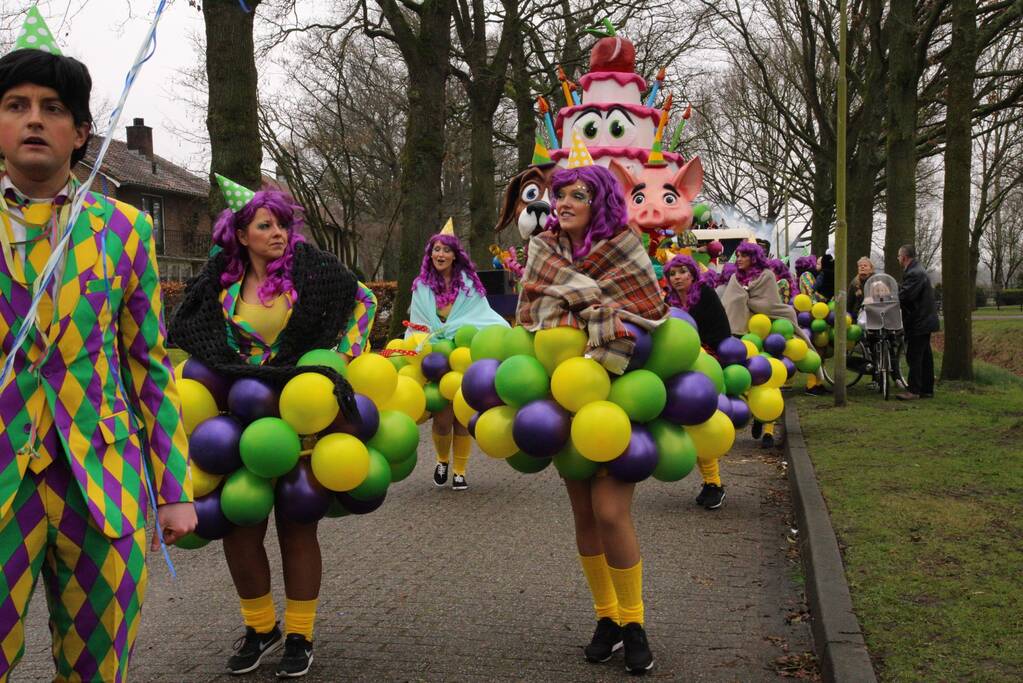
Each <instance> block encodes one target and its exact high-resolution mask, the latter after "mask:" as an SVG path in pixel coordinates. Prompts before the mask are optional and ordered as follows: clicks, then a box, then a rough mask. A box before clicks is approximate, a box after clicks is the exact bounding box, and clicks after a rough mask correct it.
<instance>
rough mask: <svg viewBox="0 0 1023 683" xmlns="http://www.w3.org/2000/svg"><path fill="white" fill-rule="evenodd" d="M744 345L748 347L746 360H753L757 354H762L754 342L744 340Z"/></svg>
mask: <svg viewBox="0 0 1023 683" xmlns="http://www.w3.org/2000/svg"><path fill="white" fill-rule="evenodd" d="M742 343H743V345H744V346H745V347H746V358H752V357H753V356H756V355H757V354H759V353H760V350H759V349H758V348H757V345H756V344H754V343H753V342H751V341H747V340H745V339H743V340H742Z"/></svg>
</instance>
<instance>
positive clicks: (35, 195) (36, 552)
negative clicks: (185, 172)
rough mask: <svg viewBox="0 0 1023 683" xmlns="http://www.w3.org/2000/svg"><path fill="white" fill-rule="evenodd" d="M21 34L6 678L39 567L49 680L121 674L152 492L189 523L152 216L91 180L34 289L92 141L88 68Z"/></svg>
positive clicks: (161, 515)
mask: <svg viewBox="0 0 1023 683" xmlns="http://www.w3.org/2000/svg"><path fill="white" fill-rule="evenodd" d="M15 47H16V49H15V50H14V51H13V52H11V53H10V54H8V55H6V56H5V57H3V58H2V59H0V152H2V153H3V156H4V159H5V162H6V170H5V172H4V173H3V175H2V177H0V192H2V194H3V196H2V197H0V244H2V251H3V258H2V259H0V344H2V354H0V361H7V360H8V358H9V356H10V355H11V354H13V356H14V358H13V367H12V368H11V372H10V375H9V376H6V375H5V379H4V381H3V383H2V384H0V561H2V563H3V571H2V572H0V682H3V681H7V679H8V676H9V674H10V671H11V669H12V668H13V667H14V666H15V664H16V663H17V662H18V660H19V659H20V658H21V655H22V654H23V652H24V649H25V645H24V617H25V614H26V612H27V610H28V602H29V598H30V596H31V594H32V591H33V588H34V586H35V583H36V581H37V579H38V577H39V574H40V572H42V574H43V582H44V585H45V588H46V593H47V598H48V600H47V602H48V604H49V610H50V631H51V634H52V638H53V658H54V664H55V666H56V680H61V681H63V680H84V681H121V680H124V678H125V676H126V672H127V667H128V659H129V657H130V654H131V648H132V645H133V643H134V641H135V635H136V630H137V627H138V617H139V611H140V609H141V606H142V601H143V597H144V595H145V589H146V581H147V575H146V566H145V556H146V538H145V534H146V531H145V525H146V514H147V510H148V508H149V506H150V503H149V501H150V500H154V501H155V504H156V506H157V508H158V511H157V518H158V519H157V524H158V526H159V528H158V530H157V535H158V534H159V533H160V532H162V535H163V538H164V539H165V540H166V541H167V542H173V541H175V540H177V539H178V538H180V537H181V536H183V535H185V534H187V533H189V532H190V531H191V530H192V529H194V527H195V523H196V517H195V511H194V509H193V506H192V502H191V501H192V484H191V479H190V476H189V472H188V457H187V440H186V437H185V432H184V427H183V423H182V417H181V409H180V402H179V398H178V392H177V389H176V388H175V385H174V380H173V373H172V369H171V365H170V362H169V360H168V358H167V352H166V349H165V347H164V338H165V329H164V321H163V314H162V302H161V295H160V281H159V275H158V273H157V269H156V255H155V250H154V244H153V239H152V231H153V227H152V223H151V221H150V219H149V217H148V216H146V215H145V214H143V213H141V212H140V211H138V210H137V209H135V208H134V207H132V206H129V205H127V204H123V203H121V202H118V201H115V200H112V199H108V198H106V197H103V196H101V195H99V194H96V193H92V192H89V193H88V194H87V195H86V197H85V200H84V204H83V209H82V211H81V214H80V215H79V216H78V217H77V219H76V220H75V221H74V223H73V224H72V225H71V226H70V233H71V237H70V241H69V242H68V243H67V246H66V250H65V251H64V252H63V257H62V258H61V259H60V260H59V261H57V263H58V266H57V270H56V274H55V276H54V277H53V279H52V281H51V282H50V286H48V287H43V281H42V278H40V273H42V272H43V270H44V268H45V266H46V264H47V262H48V261H49V260H50V257H51V255H52V254H53V253H54V249H55V248H56V247H57V246H58V243H59V241H60V238H61V236H62V235H63V234H64V233H65V232H66V231H67V230H68V224H69V222H70V218H71V217H70V214H71V206H72V205H73V203H74V198H75V195H76V193H77V192H78V190H79V187H80V184H79V183H78V181H77V180H75V179H74V177H73V176H72V175H71V172H70V168H71V165H72V164H73V163H75V162H76V161H78V160H79V159H80V158H81V157H82V156H83V155H84V154H85V148H86V145H87V144H88V139H89V135H90V128H91V122H92V117H91V114H90V113H89V94H90V90H91V78H90V76H89V72H88V70H87V69H86V68H85V66H84V65H83V64H81V63H80V62H78V61H76V60H74V59H70V58H68V57H64V56H61V55H60V54H59V50H58V49H57V46H56V44H55V43H54V42H53V39H52V37H50V36H49V32H48V30H47V29H46V26H45V23H43V21H42V17H41V16H40V15H39V13H38V10H36V9H35V8H33V9H32V10H30V11H29V15H28V19H27V21H26V25H25V29H23V32H22V34H21V35H20V36H19V38H18V43H17V44H16V46H15ZM19 48H21V49H19ZM37 278H39V279H37ZM40 291H42V292H43V293H42V295H41V298H40V299H39V305H38V309H37V314H36V316H35V317H34V319H33V320H31V321H28V322H26V317H27V316H28V314H29V308H30V304H31V302H32V300H33V296H34V295H37V294H38V293H39V292H40ZM26 324H28V325H30V328H29V333H28V336H27V338H25V339H24V341H23V343H21V344H20V345H19V346H18V347H17V348H13V347H14V345H15V341H16V338H17V336H18V334H19V332H20V331H21V330H22V329H23V327H24V326H25V325H26ZM150 482H151V483H150ZM151 494H152V495H151ZM157 535H154V538H153V547H158V546H157Z"/></svg>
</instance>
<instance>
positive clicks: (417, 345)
mask: <svg viewBox="0 0 1023 683" xmlns="http://www.w3.org/2000/svg"><path fill="white" fill-rule="evenodd" d="M426 338H427V334H426V333H425V332H413V333H412V334H410V335H409V336H407V337H405V350H407V351H417V352H418V353H417V354H416V355H415V356H407V358H408V361H409V363H411V364H412V365H419V364H420V363H422V362H423V357H424V356H426V354H428V353H430V352H431V351H432V350H433V346H432V345H431V344H430V343H429V342H428V341H426Z"/></svg>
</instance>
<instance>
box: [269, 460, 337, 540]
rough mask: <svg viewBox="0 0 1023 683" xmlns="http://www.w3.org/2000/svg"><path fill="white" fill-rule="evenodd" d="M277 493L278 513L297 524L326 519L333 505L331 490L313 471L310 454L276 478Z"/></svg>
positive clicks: (275, 505) (275, 504)
mask: <svg viewBox="0 0 1023 683" xmlns="http://www.w3.org/2000/svg"><path fill="white" fill-rule="evenodd" d="M276 488H277V490H276V491H275V493H274V507H275V508H276V510H277V512H276V514H278V515H280V516H281V517H283V518H284V519H287V520H289V521H291V522H296V523H298V524H312V523H313V522H317V521H319V520H321V519H323V516H324V515H325V514H327V509H328V508H329V507H330V499H331V492H330V491H328V490H327V489H326V488H324V487H323V484H321V483H320V482H319V481H317V480H316V476H315V475H313V468H312V465H310V464H309V458H301V459H299V461H298V464H297V465H295V466H294V467H293V468H292V469H291V471H290V472H288V473H287V474H285V475H284V476H283V477H281V478H280V479H278V480H277V487H276Z"/></svg>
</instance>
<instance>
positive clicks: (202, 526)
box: [195, 487, 234, 541]
mask: <svg viewBox="0 0 1023 683" xmlns="http://www.w3.org/2000/svg"><path fill="white" fill-rule="evenodd" d="M220 491H221V488H220V487H218V488H217V490H216V491H213V492H212V493H209V494H207V495H205V496H201V497H199V498H196V499H195V516H196V519H197V523H196V525H195V535H196V536H199V537H200V538H205V539H206V540H208V541H215V540H217V539H219V538H223V537H224V536H227V535H228V534H229V533H230V532H231V529H233V528H234V525H233V524H231V522H229V521H228V519H227V517H225V516H224V513H223V511H222V510H221V509H220Z"/></svg>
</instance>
